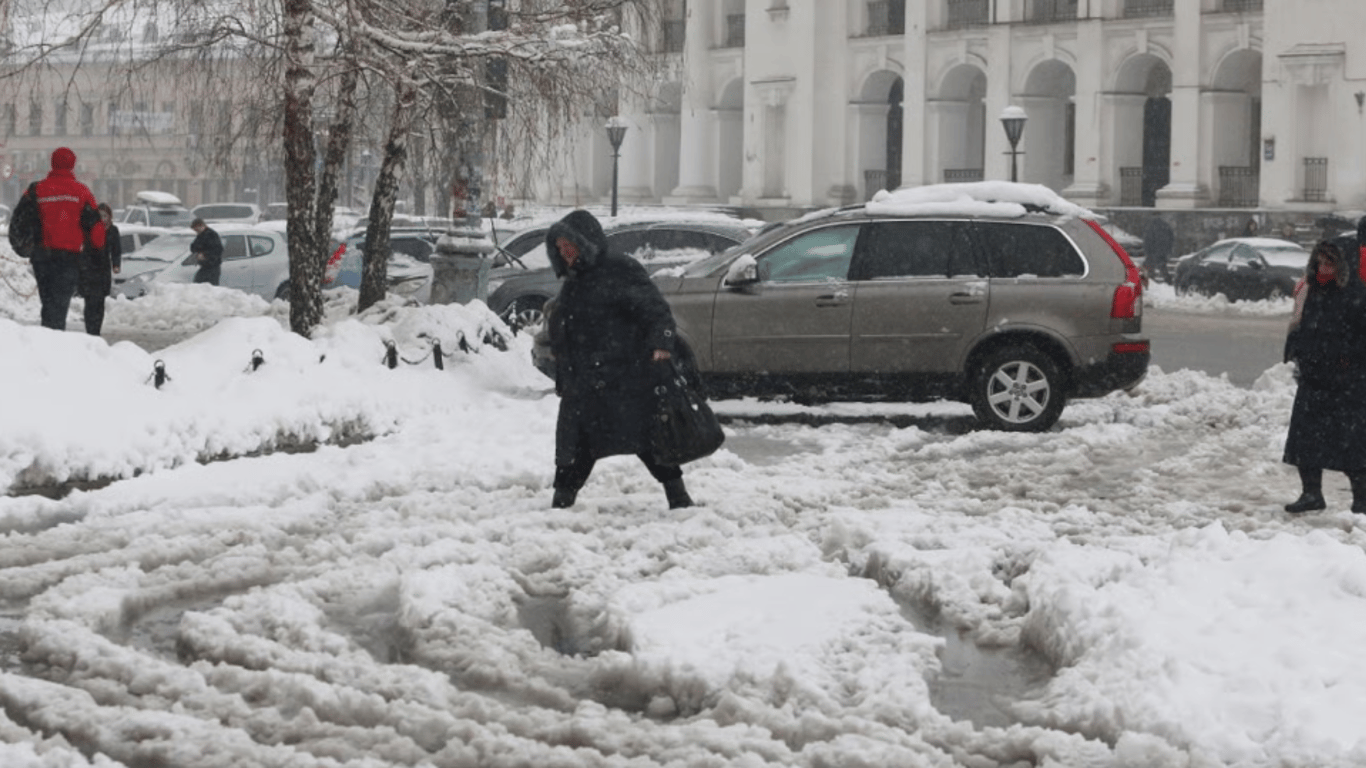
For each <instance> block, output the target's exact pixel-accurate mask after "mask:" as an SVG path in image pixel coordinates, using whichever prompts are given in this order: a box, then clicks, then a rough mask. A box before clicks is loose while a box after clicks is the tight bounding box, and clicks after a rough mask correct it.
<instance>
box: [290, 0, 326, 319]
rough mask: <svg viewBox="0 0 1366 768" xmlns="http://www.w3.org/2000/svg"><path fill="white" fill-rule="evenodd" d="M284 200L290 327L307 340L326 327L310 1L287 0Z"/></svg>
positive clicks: (315, 85)
mask: <svg viewBox="0 0 1366 768" xmlns="http://www.w3.org/2000/svg"><path fill="white" fill-rule="evenodd" d="M283 9H284V33H285V94H284V95H285V98H284V113H285V115H284V118H285V123H284V145H285V200H286V201H287V202H288V203H289V219H288V224H287V228H288V239H289V328H290V330H292V331H294V332H295V333H297V334H299V335H301V336H309V335H310V334H311V333H312V332H313V329H314V328H315V327H316V326H317V325H318V324H319V323H321V322H322V318H323V301H322V277H323V275H322V272H323V270H322V267H323V259H322V258H321V253H320V251H321V248H319V246H318V243H317V238H316V237H315V232H314V229H313V224H314V216H313V212H314V210H315V209H314V192H315V189H314V175H313V160H314V154H315V153H314V150H313V126H312V116H313V91H314V89H315V88H316V87H317V83H316V81H315V79H314V77H313V72H312V66H311V65H312V63H313V43H312V40H311V32H312V30H311V27H312V26H313V8H312V4H311V3H310V2H309V0H284V4H283Z"/></svg>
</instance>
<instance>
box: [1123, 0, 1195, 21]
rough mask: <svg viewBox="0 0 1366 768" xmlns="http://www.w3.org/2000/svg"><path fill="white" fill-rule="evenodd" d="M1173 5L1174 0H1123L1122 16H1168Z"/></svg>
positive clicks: (1128, 17) (1133, 17) (1129, 17)
mask: <svg viewBox="0 0 1366 768" xmlns="http://www.w3.org/2000/svg"><path fill="white" fill-rule="evenodd" d="M1187 2H1189V0H1187ZM1174 6H1175V0H1124V18H1126V19H1135V18H1141V17H1146V16H1170V15H1172V9H1173V7H1174Z"/></svg>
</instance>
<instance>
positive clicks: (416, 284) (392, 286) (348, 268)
mask: <svg viewBox="0 0 1366 768" xmlns="http://www.w3.org/2000/svg"><path fill="white" fill-rule="evenodd" d="M438 237H440V235H439V233H435V232H431V231H428V230H425V229H424V230H418V231H406V230H397V231H393V232H390V233H389V249H390V255H389V263H388V264H387V265H385V277H386V278H387V282H388V286H387V287H388V290H389V291H391V292H393V293H394V294H395V295H398V296H403V297H406V298H409V299H412V300H413V301H416V302H418V303H421V304H426V303H428V302H429V301H431V297H432V265H431V260H432V253H434V252H435V251H436V240H437V238H438ZM364 245H365V234H364V233H361V234H358V235H352V236H351V237H348V238H347V239H346V240H343V241H340V242H337V241H334V242H333V245H332V250H331V253H332V258H331V259H329V260H328V269H327V271H326V275H325V277H324V278H323V287H324V288H336V287H339V286H349V287H351V288H355V289H358V290H359V289H360V278H361V259H362V257H363V255H364V253H365V249H364Z"/></svg>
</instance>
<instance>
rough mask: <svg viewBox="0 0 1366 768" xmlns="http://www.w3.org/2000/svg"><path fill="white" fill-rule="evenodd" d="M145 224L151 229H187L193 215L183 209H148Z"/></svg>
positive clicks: (192, 219)
mask: <svg viewBox="0 0 1366 768" xmlns="http://www.w3.org/2000/svg"><path fill="white" fill-rule="evenodd" d="M147 217H148V219H149V221H148V222H147V223H148V224H150V225H151V226H153V227H188V226H190V222H192V221H194V214H193V213H190V212H189V211H187V210H185V209H184V208H149V209H147Z"/></svg>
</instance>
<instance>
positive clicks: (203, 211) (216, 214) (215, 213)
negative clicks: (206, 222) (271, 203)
mask: <svg viewBox="0 0 1366 768" xmlns="http://www.w3.org/2000/svg"><path fill="white" fill-rule="evenodd" d="M194 213H195V215H196V216H198V217H199V218H201V219H250V218H251V217H252V210H251V207H250V206H246V205H201V206H199V207H198V208H195V209H194Z"/></svg>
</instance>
